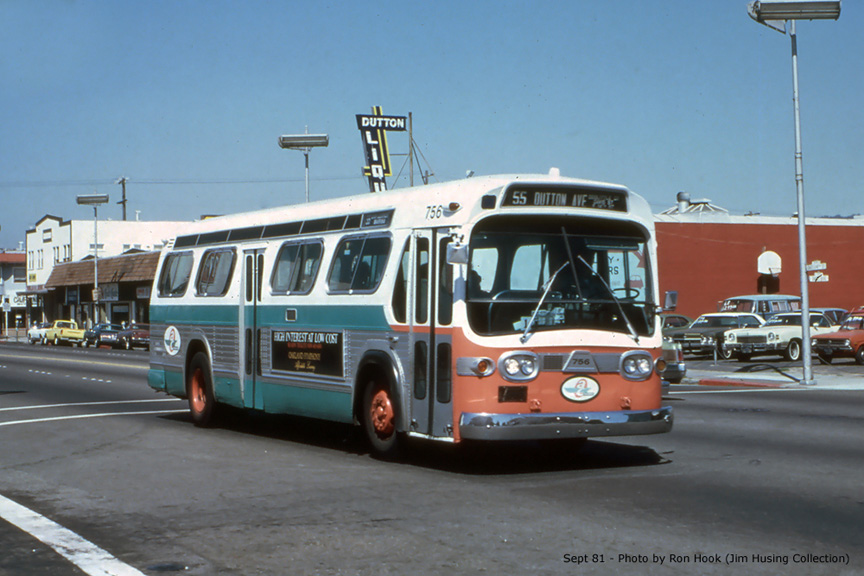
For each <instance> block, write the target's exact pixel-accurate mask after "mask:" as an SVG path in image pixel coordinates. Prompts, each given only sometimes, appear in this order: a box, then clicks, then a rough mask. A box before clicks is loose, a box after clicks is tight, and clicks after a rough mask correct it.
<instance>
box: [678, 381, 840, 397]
mask: <svg viewBox="0 0 864 576" xmlns="http://www.w3.org/2000/svg"><path fill="white" fill-rule="evenodd" d="M730 386H733V384H730ZM816 390H820V388H818V387H812V386H811V387H808V388H736V389H734V390H681V391H674V392H671V393H670V396H671V395H675V396H678V395H680V394H740V393H742V392H743V393H751V392H752V393H755V392H813V391H816ZM821 390H840V388H827V387H823V388H821Z"/></svg>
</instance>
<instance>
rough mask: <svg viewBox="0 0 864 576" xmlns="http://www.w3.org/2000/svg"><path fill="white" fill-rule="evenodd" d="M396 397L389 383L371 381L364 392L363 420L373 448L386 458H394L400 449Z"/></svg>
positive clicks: (367, 436)
mask: <svg viewBox="0 0 864 576" xmlns="http://www.w3.org/2000/svg"><path fill="white" fill-rule="evenodd" d="M396 411H397V406H396V398H395V397H394V396H393V394H392V393H391V391H390V388H389V386H387V384H383V383H381V382H378V381H373V382H370V383H369V385H368V386H366V389H365V390H364V393H363V407H362V420H363V429H364V431H365V432H366V438H367V439H368V440H369V444H370V445H371V446H372V450H373V451H374V452H375V453H376V454H377V455H379V456H381V457H384V458H394V457H396V455H397V454H398V451H399V433H398V432H397V431H396V420H397V412H396Z"/></svg>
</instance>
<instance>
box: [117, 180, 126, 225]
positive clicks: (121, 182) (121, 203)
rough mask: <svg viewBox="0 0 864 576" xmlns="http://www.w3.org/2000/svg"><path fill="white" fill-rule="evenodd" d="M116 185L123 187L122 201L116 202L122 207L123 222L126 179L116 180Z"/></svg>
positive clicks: (124, 218) (124, 216)
mask: <svg viewBox="0 0 864 576" xmlns="http://www.w3.org/2000/svg"><path fill="white" fill-rule="evenodd" d="M117 184H120V185H121V186H123V199H122V200H120V201H119V202H117V204H120V205H121V206H123V221H124V222H125V221H126V177H125V176H121V177H120V179H119V180H117Z"/></svg>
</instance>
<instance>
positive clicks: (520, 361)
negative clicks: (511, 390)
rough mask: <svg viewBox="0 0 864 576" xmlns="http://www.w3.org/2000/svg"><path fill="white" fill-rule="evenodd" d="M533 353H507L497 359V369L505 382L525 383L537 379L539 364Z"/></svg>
mask: <svg viewBox="0 0 864 576" xmlns="http://www.w3.org/2000/svg"><path fill="white" fill-rule="evenodd" d="M537 360H538V359H537V355H536V354H534V353H533V352H521V351H520V352H507V353H506V354H502V355H501V357H500V358H499V359H498V369H499V370H500V371H501V375H502V376H503V377H504V379H505V380H510V381H511V382H526V381H528V380H533V379H534V378H536V377H537V373H538V372H539V371H540V364H539V362H538V361H537Z"/></svg>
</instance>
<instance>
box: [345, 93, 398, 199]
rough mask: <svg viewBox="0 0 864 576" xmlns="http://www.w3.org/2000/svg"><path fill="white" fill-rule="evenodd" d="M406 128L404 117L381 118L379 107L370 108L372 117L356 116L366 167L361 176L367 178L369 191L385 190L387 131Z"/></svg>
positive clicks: (387, 164)
mask: <svg viewBox="0 0 864 576" xmlns="http://www.w3.org/2000/svg"><path fill="white" fill-rule="evenodd" d="M407 126H408V119H407V118H406V117H405V116H383V115H382V114H381V107H380V106H373V107H372V115H371V116H369V115H365V114H357V128H359V129H360V134H361V136H362V137H363V150H364V151H365V153H366V166H364V167H363V175H364V176H366V177H368V178H369V191H370V192H379V191H382V190H386V189H387V180H386V179H385V178H386V177H387V176H390V174H392V171H391V169H390V153H389V151H388V150H387V131H388V130H395V131H398V132H404V131H405V130H406V129H407Z"/></svg>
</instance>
